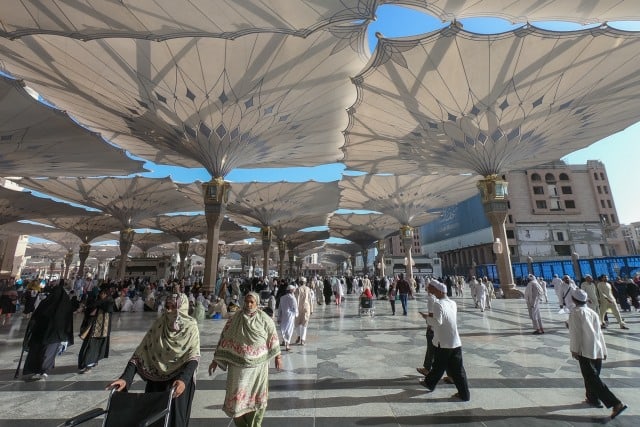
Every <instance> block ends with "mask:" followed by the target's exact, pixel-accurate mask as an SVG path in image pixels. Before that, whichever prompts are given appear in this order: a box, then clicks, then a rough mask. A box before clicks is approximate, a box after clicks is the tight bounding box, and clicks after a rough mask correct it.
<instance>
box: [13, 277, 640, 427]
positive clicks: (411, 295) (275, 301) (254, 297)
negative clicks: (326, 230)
mask: <svg viewBox="0 0 640 427" xmlns="http://www.w3.org/2000/svg"><path fill="white" fill-rule="evenodd" d="M550 282H551V285H552V286H553V287H554V290H555V292H556V294H557V296H558V301H559V305H560V310H561V313H566V314H569V316H568V319H569V320H568V321H567V327H568V328H569V329H570V337H571V346H570V348H571V355H572V356H573V357H574V358H576V359H577V360H578V361H579V365H580V370H581V374H582V376H583V378H584V382H585V390H586V400H585V401H586V402H587V403H589V404H590V405H593V406H602V404H604V405H605V406H606V407H608V408H611V409H612V415H611V417H612V418H614V417H616V416H617V415H619V414H620V413H622V412H623V411H624V410H625V409H626V405H624V403H622V402H621V401H620V400H619V399H618V398H616V397H615V395H613V393H612V392H611V391H610V390H609V389H608V388H607V387H606V385H604V383H603V382H602V380H601V379H600V377H599V375H600V370H601V365H602V360H604V358H606V344H605V342H604V336H603V333H602V330H603V329H605V328H607V327H608V325H609V323H608V321H609V319H608V314H609V313H611V314H612V315H613V316H614V317H615V318H616V320H617V323H618V325H619V327H620V328H621V329H628V327H627V326H626V323H625V322H624V320H623V318H622V316H621V312H620V309H619V308H618V306H620V308H622V310H623V311H625V308H624V307H625V305H624V304H622V303H621V300H620V298H621V297H622V298H626V299H631V301H627V304H629V306H633V307H635V308H636V309H637V308H638V294H637V293H635V288H634V287H633V286H628V285H627V282H624V283H625V287H624V290H625V291H626V293H624V292H621V289H620V285H616V284H615V283H614V284H611V283H610V282H609V281H608V277H607V276H606V275H602V276H600V277H598V279H597V281H596V280H594V279H593V278H592V277H591V276H590V275H585V277H584V280H583V282H582V283H580V284H576V282H574V281H573V280H572V279H571V278H570V277H569V276H564V277H562V278H560V277H557V276H556V277H554V278H553V279H552V280H551V281H550ZM632 282H633V281H632ZM633 283H634V284H635V282H633ZM4 285H5V286H4V288H3V289H2V291H3V292H2V300H1V303H2V304H1V307H2V314H3V315H4V317H3V320H4V321H6V320H7V319H9V320H10V315H13V314H15V313H16V312H17V311H18V310H17V307H20V305H22V308H23V310H22V315H23V316H24V317H25V318H27V319H28V326H27V330H26V333H25V338H24V342H23V349H24V350H25V351H27V358H26V361H25V364H24V367H23V378H24V379H25V380H26V381H36V380H41V379H46V378H47V377H48V375H49V373H50V372H51V370H52V369H54V367H55V358H56V356H57V355H59V354H61V353H62V352H64V351H65V349H66V348H67V346H69V345H72V344H73V343H74V340H75V339H76V338H80V340H81V341H82V345H81V348H80V350H79V353H78V371H79V373H86V372H89V371H90V370H92V369H93V368H95V367H96V366H97V365H98V363H99V361H100V360H102V359H104V358H107V357H109V346H110V335H111V322H112V317H113V315H114V313H116V312H127V311H153V312H157V313H158V316H157V319H156V320H155V322H154V323H153V325H152V326H151V328H150V329H149V331H148V332H147V333H146V335H145V336H144V338H143V339H142V341H141V343H140V344H139V345H138V347H137V349H136V350H135V351H134V353H133V355H132V356H131V358H130V359H129V361H128V363H127V364H126V366H125V369H124V371H123V373H122V375H121V376H120V378H118V379H116V380H114V381H112V382H111V383H110V384H109V387H110V388H115V389H117V390H120V391H124V390H127V389H128V388H130V386H131V384H132V381H133V379H134V377H135V375H136V374H137V375H138V376H140V377H141V378H142V379H143V380H144V381H145V383H146V387H145V390H146V391H161V390H169V389H171V390H173V395H174V397H175V399H174V400H173V403H172V411H171V424H170V425H172V426H186V425H188V420H189V416H190V411H191V402H192V399H193V396H194V393H195V390H196V385H195V372H196V369H197V366H198V363H199V360H200V356H201V355H200V335H199V331H198V322H200V321H202V320H203V319H204V318H205V317H208V318H212V319H222V320H226V324H225V325H224V327H223V328H222V332H221V335H220V339H219V341H218V344H217V346H216V350H215V353H214V355H213V360H212V362H211V363H210V365H209V373H210V374H213V373H214V372H215V371H216V370H217V369H218V368H220V369H221V370H224V371H226V372H227V380H226V397H225V402H224V405H223V410H224V412H225V413H226V414H227V415H229V416H230V417H232V418H233V420H234V422H235V424H236V425H252V426H259V425H260V424H261V421H262V419H263V417H264V414H265V410H266V405H267V396H268V364H269V361H270V360H271V359H275V366H276V368H277V369H280V368H281V366H282V356H281V351H285V352H289V351H291V350H292V346H293V345H300V346H304V345H305V344H306V342H307V328H308V325H309V322H310V320H311V317H312V314H313V312H314V307H315V306H317V305H329V304H332V303H333V304H335V305H336V306H337V309H341V306H342V305H343V304H344V296H345V295H346V294H351V293H353V294H356V295H357V296H358V298H359V299H361V301H362V300H374V299H380V300H388V301H389V305H390V309H391V315H395V313H396V302H397V301H399V302H400V304H399V306H400V307H399V308H401V309H402V314H403V315H405V316H406V315H407V313H408V305H409V301H410V300H411V299H415V298H416V296H417V294H419V293H424V294H425V301H426V303H427V304H426V306H427V309H426V311H421V312H420V314H421V315H422V317H423V318H424V319H425V321H426V323H427V326H426V338H427V349H426V353H425V357H424V363H423V366H421V367H419V368H417V371H418V372H419V373H420V374H421V375H422V376H423V378H422V379H421V380H420V384H421V385H422V386H423V387H424V388H426V389H427V391H428V392H432V391H434V390H435V388H436V386H437V384H438V382H439V381H440V380H441V379H443V377H444V381H445V382H449V383H451V384H454V385H455V387H456V389H457V393H456V394H455V395H454V396H453V397H454V398H457V399H459V400H462V401H468V400H470V398H471V394H470V390H469V385H468V382H467V377H466V371H465V369H464V364H463V358H462V342H461V339H460V335H459V333H458V328H457V311H458V308H457V304H456V302H455V301H454V298H461V297H463V295H464V293H465V290H466V288H467V287H468V289H469V293H470V296H471V298H472V301H473V304H474V307H475V308H476V309H478V310H480V312H484V311H485V310H487V309H491V301H492V300H493V299H495V298H496V297H497V296H498V295H500V294H499V292H497V290H496V289H495V287H494V284H493V283H492V282H491V281H490V280H489V279H488V278H487V277H481V278H479V279H478V278H476V277H475V276H471V277H469V278H466V279H465V278H464V277H460V276H449V277H446V278H444V279H442V278H433V277H418V278H417V280H416V279H414V278H413V277H408V278H407V277H405V276H404V275H403V274H402V273H400V274H398V275H396V276H394V277H374V278H373V280H371V279H370V278H369V277H368V275H363V276H360V277H338V276H336V277H324V278H321V277H312V278H310V279H309V280H307V278H305V277H300V278H298V279H295V280H293V279H278V278H273V279H271V280H268V279H266V278H252V279H249V278H244V279H240V278H227V277H221V278H219V280H218V281H217V283H216V284H215V286H214V287H213V289H212V290H211V291H209V292H208V291H206V290H204V289H203V288H202V286H201V285H200V284H198V283H194V284H192V283H191V282H190V281H189V280H184V279H183V280H180V281H178V280H174V281H172V282H170V283H168V282H166V281H162V280H161V281H158V282H154V283H150V282H147V281H144V280H139V279H138V280H128V281H125V282H124V283H116V282H102V283H100V282H97V281H95V280H91V279H85V280H82V279H78V280H76V281H75V282H74V283H72V284H66V283H65V282H64V280H59V281H53V282H51V283H50V284H48V285H47V286H46V287H44V288H41V287H40V286H39V285H37V286H36V285H34V284H33V283H27V284H26V286H24V287H23V289H21V292H19V291H18V290H17V289H11V292H7V289H6V288H7V286H6V284H4ZM636 286H637V285H636ZM524 300H525V303H526V307H527V309H528V313H529V316H530V318H531V321H532V323H533V329H534V331H533V333H534V334H544V327H543V324H542V316H541V313H540V310H541V304H543V303H547V302H548V295H547V282H546V281H544V280H543V279H542V278H538V277H535V276H534V275H529V276H528V277H527V284H526V287H525V291H524ZM74 313H75V314H79V315H82V316H83V318H82V323H81V326H80V328H79V331H76V333H75V334H74V331H73V316H74ZM445 373H446V376H445Z"/></svg>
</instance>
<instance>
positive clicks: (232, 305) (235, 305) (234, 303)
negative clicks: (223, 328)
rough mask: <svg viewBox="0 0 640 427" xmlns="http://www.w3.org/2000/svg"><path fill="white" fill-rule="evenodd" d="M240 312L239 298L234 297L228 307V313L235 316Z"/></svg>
mask: <svg viewBox="0 0 640 427" xmlns="http://www.w3.org/2000/svg"><path fill="white" fill-rule="evenodd" d="M238 310H240V304H238V296H237V295H234V296H233V298H232V299H231V301H230V302H229V305H228V306H227V311H228V312H229V314H230V315H232V314H234V313H235V312H236V311H238Z"/></svg>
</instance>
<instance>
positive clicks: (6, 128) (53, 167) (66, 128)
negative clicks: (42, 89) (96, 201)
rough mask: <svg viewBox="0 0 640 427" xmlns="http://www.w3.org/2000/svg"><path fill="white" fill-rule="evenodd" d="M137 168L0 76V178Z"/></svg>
mask: <svg viewBox="0 0 640 427" xmlns="http://www.w3.org/2000/svg"><path fill="white" fill-rule="evenodd" d="M142 165H143V162H141V161H137V160H132V159H130V158H129V157H127V156H126V154H125V152H124V151H123V150H121V149H118V148H116V147H113V146H112V145H110V144H108V143H107V142H105V141H104V140H103V139H102V138H101V137H100V135H97V134H95V133H92V132H90V131H88V130H87V129H84V128H82V127H81V126H78V124H76V123H74V122H73V121H72V120H71V118H69V116H67V114H66V113H64V112H63V111H59V110H55V109H53V108H50V107H47V106H45V105H44V104H42V103H40V102H38V101H36V100H35V99H34V98H33V97H32V96H31V95H29V93H27V91H26V90H25V89H24V83H23V82H21V81H18V80H13V79H9V78H6V77H3V76H2V75H0V175H2V176H32V177H37V176H99V175H128V174H131V173H137V172H145V171H146V169H144V168H143V167H142Z"/></svg>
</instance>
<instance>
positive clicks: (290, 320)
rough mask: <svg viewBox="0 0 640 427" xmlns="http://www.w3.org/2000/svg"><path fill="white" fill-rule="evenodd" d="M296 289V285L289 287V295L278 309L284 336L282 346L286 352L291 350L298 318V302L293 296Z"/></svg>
mask: <svg viewBox="0 0 640 427" xmlns="http://www.w3.org/2000/svg"><path fill="white" fill-rule="evenodd" d="M295 289H296V287H295V285H289V286H287V293H286V294H284V295H283V296H282V297H281V298H280V307H279V308H278V320H279V322H280V333H281V334H282V345H283V346H284V350H285V351H289V350H291V348H290V347H289V344H290V343H291V337H292V336H293V328H294V326H295V321H296V317H298V302H297V301H296V298H295V297H294V296H293V292H294V291H295Z"/></svg>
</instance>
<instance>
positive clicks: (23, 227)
mask: <svg viewBox="0 0 640 427" xmlns="http://www.w3.org/2000/svg"><path fill="white" fill-rule="evenodd" d="M39 221H42V220H39ZM51 231H56V229H55V228H52V227H45V226H44V225H39V224H35V223H32V222H10V223H7V224H2V225H0V234H1V235H4V236H7V235H12V236H34V235H37V234H38V233H49V232H51Z"/></svg>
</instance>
